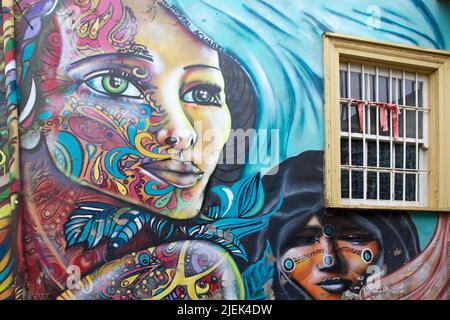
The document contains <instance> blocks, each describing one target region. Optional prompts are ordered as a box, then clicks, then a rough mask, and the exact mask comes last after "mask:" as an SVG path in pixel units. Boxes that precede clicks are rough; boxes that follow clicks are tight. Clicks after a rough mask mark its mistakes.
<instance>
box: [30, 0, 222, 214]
mask: <svg viewBox="0 0 450 320" xmlns="http://www.w3.org/2000/svg"><path fill="white" fill-rule="evenodd" d="M144 3H145V4H144ZM43 28H45V30H46V32H45V34H46V35H47V36H46V37H45V39H43V38H42V37H41V39H40V43H39V44H38V48H39V50H38V54H39V56H38V59H37V60H38V67H37V71H36V73H35V75H34V76H35V78H34V81H35V82H36V88H37V90H39V91H40V94H41V96H43V97H44V101H38V104H39V109H38V114H37V118H38V119H39V126H40V130H41V132H43V133H44V135H45V140H46V146H47V148H48V151H49V153H50V155H51V158H52V159H53V161H54V163H55V165H56V166H57V167H58V169H59V170H60V171H62V172H63V173H64V174H66V175H67V176H69V177H70V178H72V179H74V180H75V181H77V182H79V183H80V184H83V185H87V186H89V187H92V188H95V189H96V190H99V191H102V192H105V193H108V194H111V195H114V196H116V197H119V198H121V199H123V200H125V201H128V202H131V203H134V204H136V205H141V206H144V207H146V208H150V209H151V210H152V211H154V212H157V213H160V214H164V215H167V216H169V217H172V218H179V219H183V218H189V217H192V216H195V215H196V214H197V212H198V210H199V208H200V206H201V204H202V200H203V194H204V190H205V187H206V184H207V182H208V180H209V178H210V176H211V174H212V172H213V171H214V169H215V167H216V164H217V162H218V159H219V156H220V154H221V151H222V148H223V146H224V144H225V142H226V141H227V139H228V135H229V130H230V128H231V116H230V112H229V110H228V106H227V104H226V102H225V93H224V89H225V88H224V79H223V75H222V71H221V69H220V65H219V57H218V53H217V52H216V51H215V50H213V49H211V48H210V47H208V46H206V45H205V44H204V43H203V42H201V41H199V40H198V39H196V38H195V37H194V36H193V35H192V34H190V33H189V32H187V31H186V30H185V28H184V27H183V26H182V25H181V24H180V23H179V22H178V21H177V20H176V19H175V18H174V17H173V16H172V15H171V14H170V13H169V12H168V11H167V10H166V9H165V8H163V7H162V6H161V5H159V4H157V3H156V2H153V1H145V2H142V1H133V0H129V1H122V2H121V1H103V0H102V1H88V0H84V1H81V0H80V1H78V0H71V1H65V2H64V4H62V5H61V6H60V7H59V8H58V9H57V11H56V12H55V13H53V16H52V18H51V20H50V21H49V25H47V26H43ZM205 135H207V137H205ZM203 138H204V139H203Z"/></svg>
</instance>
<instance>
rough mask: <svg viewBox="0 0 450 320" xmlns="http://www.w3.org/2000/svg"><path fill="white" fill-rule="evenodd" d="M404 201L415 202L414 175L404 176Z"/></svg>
mask: <svg viewBox="0 0 450 320" xmlns="http://www.w3.org/2000/svg"><path fill="white" fill-rule="evenodd" d="M405 188H406V190H405V193H406V194H405V196H406V201H416V175H415V174H406V185H405Z"/></svg>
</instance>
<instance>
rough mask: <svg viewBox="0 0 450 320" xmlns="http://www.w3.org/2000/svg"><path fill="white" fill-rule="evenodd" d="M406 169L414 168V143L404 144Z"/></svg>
mask: <svg viewBox="0 0 450 320" xmlns="http://www.w3.org/2000/svg"><path fill="white" fill-rule="evenodd" d="M406 169H416V145H415V144H407V145H406Z"/></svg>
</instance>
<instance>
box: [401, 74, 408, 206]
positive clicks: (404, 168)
mask: <svg viewBox="0 0 450 320" xmlns="http://www.w3.org/2000/svg"><path fill="white" fill-rule="evenodd" d="M402 96H403V98H402V102H403V104H404V105H406V72H405V71H402ZM401 112H402V114H403V117H402V119H403V170H405V172H404V173H403V197H402V198H403V203H405V201H406V125H407V123H406V110H405V108H402V109H401Z"/></svg>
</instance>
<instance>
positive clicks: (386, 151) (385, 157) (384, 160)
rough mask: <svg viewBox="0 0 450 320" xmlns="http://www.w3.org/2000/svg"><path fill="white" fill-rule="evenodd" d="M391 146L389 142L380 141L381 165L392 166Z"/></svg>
mask: <svg viewBox="0 0 450 320" xmlns="http://www.w3.org/2000/svg"><path fill="white" fill-rule="evenodd" d="M390 149H391V146H390V144H389V142H380V146H379V151H380V155H379V159H380V167H386V168H390V167H391V150H390Z"/></svg>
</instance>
